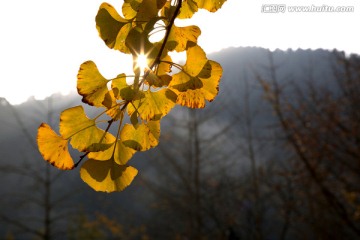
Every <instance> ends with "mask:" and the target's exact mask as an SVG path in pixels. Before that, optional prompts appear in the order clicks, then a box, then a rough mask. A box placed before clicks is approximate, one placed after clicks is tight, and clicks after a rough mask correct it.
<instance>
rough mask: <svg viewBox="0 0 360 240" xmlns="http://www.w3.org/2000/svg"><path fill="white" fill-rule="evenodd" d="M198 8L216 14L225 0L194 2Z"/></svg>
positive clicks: (197, 0) (198, 0)
mask: <svg viewBox="0 0 360 240" xmlns="http://www.w3.org/2000/svg"><path fill="white" fill-rule="evenodd" d="M194 1H195V2H196V3H197V6H198V8H203V9H206V10H208V11H210V12H216V11H217V10H218V9H219V8H221V6H222V5H223V4H224V2H226V1H227V0H194Z"/></svg>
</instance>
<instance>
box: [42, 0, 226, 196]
mask: <svg viewBox="0 0 360 240" xmlns="http://www.w3.org/2000/svg"><path fill="white" fill-rule="evenodd" d="M225 1H226V0H172V1H170V0H124V3H123V5H122V16H121V15H120V14H119V13H118V12H117V11H116V10H115V8H114V7H113V6H111V5H110V4H108V3H103V4H101V6H100V8H99V11H98V13H97V16H96V28H97V30H98V32H99V35H100V37H101V38H102V39H103V40H104V42H105V44H106V45H107V46H108V47H109V48H111V49H114V50H118V51H120V52H121V53H123V54H131V55H132V61H133V75H126V74H125V73H121V74H119V75H117V76H116V77H114V78H112V79H106V78H105V77H103V76H102V75H101V73H100V72H99V70H98V68H97V66H96V64H95V63H94V62H93V61H87V62H84V63H83V64H81V66H80V69H79V73H78V77H77V90H78V93H79V94H80V95H81V96H82V101H83V102H84V103H86V104H88V105H90V106H93V107H96V108H100V109H102V111H101V113H100V114H99V115H98V116H96V117H95V118H89V117H88V116H87V115H86V113H85V111H84V108H83V107H82V106H81V105H79V106H76V107H72V108H69V109H66V110H64V111H63V112H62V113H61V114H60V124H59V132H60V135H58V134H57V133H56V132H55V131H54V130H53V129H52V128H51V127H50V126H49V125H48V124H46V123H42V124H41V125H40V127H39V129H38V135H37V143H38V149H39V151H40V153H41V154H42V156H43V158H44V159H45V160H46V161H47V162H49V163H51V164H52V165H54V166H55V167H57V168H59V169H62V170H70V169H74V168H75V167H77V166H78V165H79V164H80V163H82V165H81V169H80V176H81V178H82V179H83V180H84V181H85V182H86V183H87V184H88V185H89V186H90V187H92V188H93V189H94V190H96V191H104V192H114V191H122V190H123V189H124V188H126V187H127V186H128V185H129V184H130V183H131V182H132V180H133V179H134V177H135V176H136V175H137V173H138V171H137V170H136V169H135V168H133V167H131V166H129V165H128V164H127V163H128V161H129V160H130V159H131V158H132V156H133V155H134V154H135V153H136V152H137V151H146V150H149V149H150V148H153V147H155V146H157V145H158V142H159V136H160V121H161V119H162V117H164V116H165V115H167V114H168V113H169V112H170V110H171V109H172V108H173V107H174V106H175V105H176V104H178V105H181V106H186V107H189V108H203V107H205V105H206V102H211V101H213V100H214V99H215V97H216V95H217V94H218V91H219V82H220V79H221V76H222V68H221V66H220V64H218V63H217V62H215V61H212V60H209V59H207V57H206V54H205V52H204V51H203V50H202V48H201V47H200V46H199V45H198V44H197V39H198V37H199V36H200V33H201V31H200V29H199V27H197V26H186V27H177V26H176V25H175V19H186V18H191V17H192V16H193V14H195V13H196V12H197V11H198V9H206V10H208V11H210V12H215V11H217V10H218V9H219V8H220V7H221V6H222V5H223V3H224V2H225ZM159 31H163V32H164V34H163V37H162V38H161V39H160V40H158V41H153V40H152V39H151V38H150V37H151V35H152V34H154V32H159ZM169 52H186V61H185V64H183V65H182V64H179V63H175V62H173V60H172V59H171V57H170V55H169ZM144 56H145V57H146V65H145V66H144V65H143V64H140V59H142V58H144ZM126 114H127V115H128V116H129V118H126V117H125V115H126ZM127 119H129V121H127ZM104 123H105V125H104ZM101 126H105V127H104V129H102V128H101ZM111 128H115V129H116V131H115V132H116V134H115V136H114V135H113V134H111V133H110V131H109V130H110V129H111ZM69 144H70V145H71V147H72V148H74V149H77V150H78V151H80V152H82V153H83V154H82V155H81V156H80V159H79V160H78V161H76V162H74V160H73V158H72V157H71V155H70V153H69Z"/></svg>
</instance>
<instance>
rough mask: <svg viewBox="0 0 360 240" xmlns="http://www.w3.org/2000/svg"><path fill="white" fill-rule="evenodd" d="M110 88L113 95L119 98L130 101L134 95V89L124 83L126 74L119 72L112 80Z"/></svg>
mask: <svg viewBox="0 0 360 240" xmlns="http://www.w3.org/2000/svg"><path fill="white" fill-rule="evenodd" d="M111 88H112V90H113V92H114V96H115V98H116V99H119V100H127V101H132V100H133V99H134V98H135V96H136V91H135V90H134V89H133V88H132V87H131V86H130V85H128V84H127V83H126V75H125V74H119V75H118V76H117V77H116V78H115V79H114V80H113V81H112V82H111Z"/></svg>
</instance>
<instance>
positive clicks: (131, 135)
mask: <svg viewBox="0 0 360 240" xmlns="http://www.w3.org/2000/svg"><path fill="white" fill-rule="evenodd" d="M159 136H160V121H150V122H148V123H143V124H139V125H138V126H137V127H136V128H135V127H134V126H133V125H132V124H125V126H124V128H123V130H122V131H121V135H120V138H121V141H122V142H123V144H124V145H125V146H126V147H130V148H132V149H134V150H136V151H146V150H149V149H150V148H152V147H156V146H157V145H158V143H159Z"/></svg>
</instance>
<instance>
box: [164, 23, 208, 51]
mask: <svg viewBox="0 0 360 240" xmlns="http://www.w3.org/2000/svg"><path fill="white" fill-rule="evenodd" d="M200 34H201V31H200V28H199V27H198V26H188V27H176V26H173V27H172V28H171V31H170V34H169V38H168V42H167V43H166V45H167V48H168V50H169V51H173V50H175V51H177V52H182V51H185V50H186V49H187V48H188V47H192V46H195V45H196V43H197V39H198V37H199V36H200Z"/></svg>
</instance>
